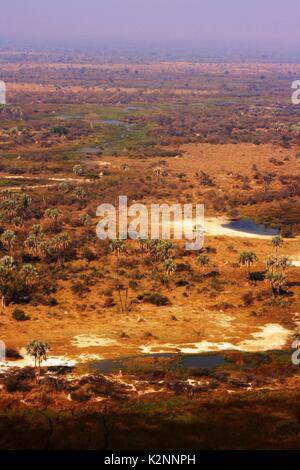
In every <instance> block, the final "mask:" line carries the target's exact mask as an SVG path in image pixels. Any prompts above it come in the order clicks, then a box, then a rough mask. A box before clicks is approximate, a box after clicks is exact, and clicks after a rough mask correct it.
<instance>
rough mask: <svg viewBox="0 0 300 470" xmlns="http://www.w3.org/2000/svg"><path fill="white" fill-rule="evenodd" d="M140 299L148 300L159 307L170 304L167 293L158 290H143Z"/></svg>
mask: <svg viewBox="0 0 300 470" xmlns="http://www.w3.org/2000/svg"><path fill="white" fill-rule="evenodd" d="M138 300H140V301H142V302H147V303H149V304H153V305H157V306H158V307H161V306H164V305H170V300H169V299H168V297H166V296H165V295H162V294H159V293H158V292H142V293H141V294H139V295H138Z"/></svg>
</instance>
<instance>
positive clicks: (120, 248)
mask: <svg viewBox="0 0 300 470" xmlns="http://www.w3.org/2000/svg"><path fill="white" fill-rule="evenodd" d="M109 248H110V251H111V252H113V253H116V255H117V260H118V261H119V259H120V255H121V253H123V252H124V251H125V244H124V242H123V241H122V240H111V241H110V244H109Z"/></svg>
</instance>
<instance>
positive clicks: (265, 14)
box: [0, 0, 300, 47]
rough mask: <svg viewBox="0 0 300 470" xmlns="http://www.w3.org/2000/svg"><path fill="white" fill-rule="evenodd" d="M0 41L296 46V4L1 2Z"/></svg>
mask: <svg viewBox="0 0 300 470" xmlns="http://www.w3.org/2000/svg"><path fill="white" fill-rule="evenodd" d="M0 38H1V39H2V40H14V39H19V40H24V41H25V40H34V41H36V42H38V41H51V40H52V41H61V40H66V41H76V42H79V41H94V42H97V41H103V40H106V41H110V40H111V41H115V42H117V41H119V42H122V41H134V42H143V41H150V42H153V43H159V42H161V43H188V42H190V43H194V44H198V43H201V42H211V43H223V42H228V43H230V42H232V43H234V44H264V45H272V44H273V45H278V46H282V47H289V46H293V47H297V44H299V45H300V1H299V0H0Z"/></svg>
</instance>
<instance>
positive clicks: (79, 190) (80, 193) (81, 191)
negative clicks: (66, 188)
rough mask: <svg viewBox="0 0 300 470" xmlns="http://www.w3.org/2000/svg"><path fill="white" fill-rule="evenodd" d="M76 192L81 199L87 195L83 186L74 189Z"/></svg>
mask: <svg viewBox="0 0 300 470" xmlns="http://www.w3.org/2000/svg"><path fill="white" fill-rule="evenodd" d="M74 194H75V196H76V198H77V199H78V200H79V201H83V200H84V198H85V197H86V192H85V190H84V188H83V187H82V186H77V187H76V188H75V189H74Z"/></svg>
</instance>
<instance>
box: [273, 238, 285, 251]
mask: <svg viewBox="0 0 300 470" xmlns="http://www.w3.org/2000/svg"><path fill="white" fill-rule="evenodd" d="M283 243H284V241H283V238H282V237H281V236H280V235H276V237H273V238H272V245H273V246H274V248H275V251H276V253H277V252H278V250H279V248H280V247H281V246H282V245H283Z"/></svg>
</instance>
